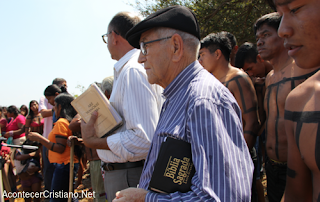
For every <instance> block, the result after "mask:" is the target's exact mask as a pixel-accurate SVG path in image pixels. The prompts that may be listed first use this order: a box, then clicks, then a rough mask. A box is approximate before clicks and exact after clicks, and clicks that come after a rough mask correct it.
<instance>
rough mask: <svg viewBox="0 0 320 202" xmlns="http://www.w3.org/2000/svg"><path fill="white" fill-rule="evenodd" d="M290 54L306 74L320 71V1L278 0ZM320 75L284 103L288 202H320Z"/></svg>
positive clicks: (279, 31) (285, 43)
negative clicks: (314, 70) (311, 71)
mask: <svg viewBox="0 0 320 202" xmlns="http://www.w3.org/2000/svg"><path fill="white" fill-rule="evenodd" d="M274 2H275V4H276V8H277V11H278V12H279V14H280V15H281V16H282V20H281V25H280V27H279V30H278V34H279V36H280V37H282V38H284V45H285V47H286V48H287V49H288V54H289V56H291V57H292V58H293V59H294V60H295V61H296V64H297V65H298V66H299V67H301V68H303V69H306V70H313V69H314V68H316V69H319V67H320V57H319V56H320V41H319V31H320V15H319V12H320V0H290V1H288V0H275V1H274ZM319 81H320V71H318V72H317V73H315V74H314V75H313V76H311V77H310V78H308V79H307V80H306V81H305V82H303V83H302V84H300V85H299V86H298V87H297V88H295V89H294V90H293V91H291V93H290V94H289V95H288V98H287V100H286V103H285V119H286V120H285V127H286V132H287V138H288V173H287V186H286V189H285V201H295V202H296V201H314V202H318V201H320V129H319V127H320V124H319V122H320V119H319V117H320V106H319V103H318V102H319V100H320V94H319V93H320V82H319Z"/></svg>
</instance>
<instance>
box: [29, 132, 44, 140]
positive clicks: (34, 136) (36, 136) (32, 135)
mask: <svg viewBox="0 0 320 202" xmlns="http://www.w3.org/2000/svg"><path fill="white" fill-rule="evenodd" d="M40 137H41V135H40V134H39V133H36V132H30V133H29V134H28V139H29V140H32V141H36V142H39V140H40Z"/></svg>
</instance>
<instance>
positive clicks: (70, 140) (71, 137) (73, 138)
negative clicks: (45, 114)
mask: <svg viewBox="0 0 320 202" xmlns="http://www.w3.org/2000/svg"><path fill="white" fill-rule="evenodd" d="M72 141H74V142H76V141H78V137H77V136H69V137H68V140H67V144H68V146H69V147H71V142H72Z"/></svg>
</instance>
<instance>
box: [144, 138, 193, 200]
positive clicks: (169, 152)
mask: <svg viewBox="0 0 320 202" xmlns="http://www.w3.org/2000/svg"><path fill="white" fill-rule="evenodd" d="M194 173H195V168H194V165H193V162H192V153H191V144H190V143H188V142H185V141H183V140H178V139H174V138H171V137H167V138H166V140H165V142H163V143H162V144H161V147H160V151H159V155H158V159H157V162H156V164H155V168H154V171H153V174H152V177H151V181H150V184H149V189H150V190H152V191H155V192H159V193H167V194H168V193H173V192H176V191H179V192H182V193H185V192H188V191H190V190H191V189H190V188H191V179H192V177H193V175H194Z"/></svg>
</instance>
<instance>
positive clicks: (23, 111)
mask: <svg viewBox="0 0 320 202" xmlns="http://www.w3.org/2000/svg"><path fill="white" fill-rule="evenodd" d="M28 112H29V110H28V107H27V106H26V105H21V107H20V114H21V115H23V116H24V117H26V116H27V115H28Z"/></svg>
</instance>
